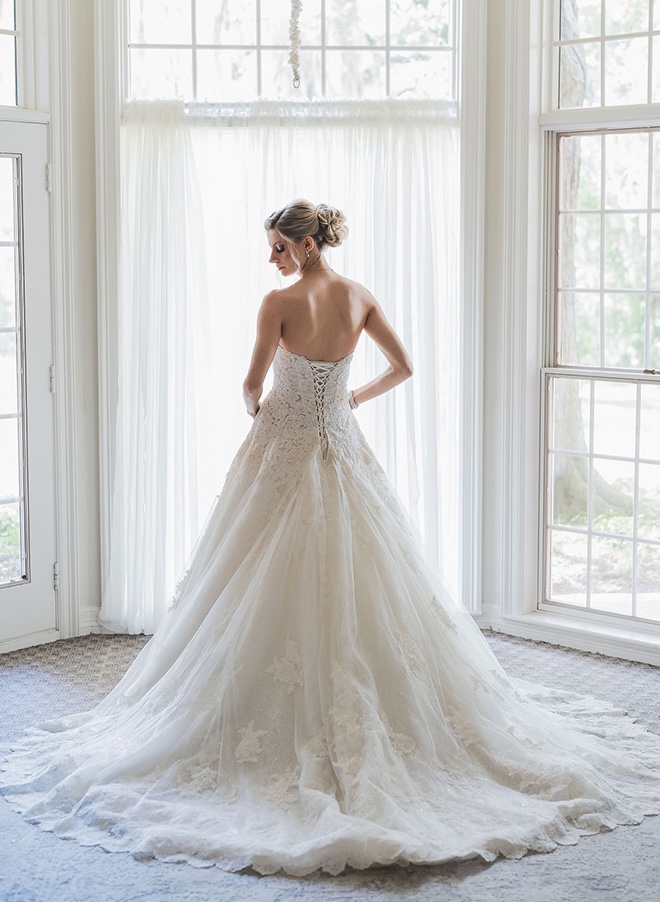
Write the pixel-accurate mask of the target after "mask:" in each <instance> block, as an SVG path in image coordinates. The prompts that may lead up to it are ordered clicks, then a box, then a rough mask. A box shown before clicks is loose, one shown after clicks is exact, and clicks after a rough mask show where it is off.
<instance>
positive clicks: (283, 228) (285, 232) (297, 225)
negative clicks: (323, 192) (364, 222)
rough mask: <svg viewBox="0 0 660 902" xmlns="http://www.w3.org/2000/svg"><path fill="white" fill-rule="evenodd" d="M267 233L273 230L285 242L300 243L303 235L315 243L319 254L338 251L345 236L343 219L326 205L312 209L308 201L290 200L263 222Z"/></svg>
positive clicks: (346, 232) (339, 213) (332, 208)
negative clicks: (334, 248)
mask: <svg viewBox="0 0 660 902" xmlns="http://www.w3.org/2000/svg"><path fill="white" fill-rule="evenodd" d="M264 227H265V228H266V230H267V231H270V230H271V229H276V230H277V231H278V232H279V233H280V235H282V236H283V237H284V238H288V239H289V241H302V240H303V238H304V237H305V236H306V235H311V237H312V238H313V239H314V241H315V242H316V244H317V246H318V248H319V250H323V248H325V247H339V245H340V244H341V243H342V241H343V240H344V239H345V238H346V237H347V235H348V226H347V225H346V217H345V216H344V214H343V213H342V212H341V210H337V209H335V208H334V207H328V206H327V205H326V204H319V205H318V206H315V205H314V204H312V203H310V201H308V200H292V201H291V202H290V203H288V204H287V205H286V206H285V207H282V209H281V210H276V211H275V212H274V213H271V214H270V216H269V217H268V219H266V221H265V222H264Z"/></svg>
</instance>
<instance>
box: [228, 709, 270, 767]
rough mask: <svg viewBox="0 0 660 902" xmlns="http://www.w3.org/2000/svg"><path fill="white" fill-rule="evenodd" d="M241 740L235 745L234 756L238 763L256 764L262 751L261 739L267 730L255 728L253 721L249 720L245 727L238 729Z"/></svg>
mask: <svg viewBox="0 0 660 902" xmlns="http://www.w3.org/2000/svg"><path fill="white" fill-rule="evenodd" d="M238 732H239V733H240V734H241V740H240V742H239V743H238V745H237V746H236V751H235V752H234V757H235V758H236V760H237V761H238V763H239V764H247V763H248V762H249V763H251V764H256V762H257V761H258V760H259V755H260V754H261V753H262V752H263V746H262V745H261V739H262V737H263V736H266V735H267V733H268V730H255V728H254V721H253V720H251V721H250V723H249V724H248V725H247V727H242V728H241V729H240V730H239V731H238Z"/></svg>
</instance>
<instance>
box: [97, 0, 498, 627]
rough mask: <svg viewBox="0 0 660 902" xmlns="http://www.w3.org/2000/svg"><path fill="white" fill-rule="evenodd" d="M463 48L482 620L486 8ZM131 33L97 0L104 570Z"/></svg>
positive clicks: (474, 507)
mask: <svg viewBox="0 0 660 902" xmlns="http://www.w3.org/2000/svg"><path fill="white" fill-rule="evenodd" d="M459 16H460V19H459V23H458V33H459V34H460V33H461V31H462V32H463V37H462V46H461V50H462V52H461V69H460V81H461V90H460V96H461V98H462V99H461V110H460V116H461V201H460V203H461V219H460V240H461V248H462V256H461V263H460V265H461V275H460V279H461V285H462V302H461V308H462V313H463V321H462V327H461V338H460V341H461V360H462V367H463V371H462V380H463V396H462V399H461V417H462V422H463V426H464V429H463V438H462V447H461V449H460V459H461V461H462V474H461V485H462V508H461V509H462V511H463V512H464V517H463V526H462V535H461V544H462V548H464V549H469V553H467V554H464V555H463V572H462V574H461V597H462V600H463V602H464V604H465V605H466V607H467V608H468V610H470V611H471V613H473V614H474V615H475V616H476V617H477V618H479V617H480V616H481V614H482V607H481V597H482V590H481V579H482V567H481V548H482V529H481V523H482V409H483V366H482V358H483V354H482V346H483V339H482V335H483V259H484V232H483V229H484V192H485V187H484V159H485V97H486V36H487V29H486V16H485V15H484V13H483V5H482V2H481V0H462V2H461V3H460V4H459ZM125 34H126V23H125V21H124V14H123V4H122V3H106V2H105V0H95V67H96V148H97V152H96V178H97V217H98V220H97V273H98V342H99V344H98V352H99V432H100V496H101V561H102V572H105V562H106V561H107V559H108V549H109V540H110V523H109V503H108V499H109V498H110V492H111V474H112V459H111V446H110V436H111V434H112V431H111V430H112V412H113V410H114V405H115V398H114V395H113V388H112V386H113V381H112V373H113V372H114V369H113V365H112V361H113V355H114V353H115V348H116V321H115V314H114V309H115V298H116V296H117V275H116V274H117V260H118V227H119V223H118V219H117V210H118V197H119V122H120V113H121V107H122V97H123V91H124V88H125V84H126V73H125V72H123V71H122V54H120V53H119V46H120V44H119V41H120V38H121V36H122V35H124V36H125Z"/></svg>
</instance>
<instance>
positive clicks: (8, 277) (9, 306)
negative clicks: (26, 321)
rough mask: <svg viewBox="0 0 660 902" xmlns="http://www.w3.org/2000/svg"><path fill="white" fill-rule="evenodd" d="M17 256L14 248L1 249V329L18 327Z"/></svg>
mask: <svg viewBox="0 0 660 902" xmlns="http://www.w3.org/2000/svg"><path fill="white" fill-rule="evenodd" d="M15 256H16V254H15V251H14V248H13V247H0V329H6V328H13V327H14V326H15V325H16V278H15V275H14V260H15Z"/></svg>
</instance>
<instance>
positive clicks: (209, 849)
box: [0, 348, 660, 875]
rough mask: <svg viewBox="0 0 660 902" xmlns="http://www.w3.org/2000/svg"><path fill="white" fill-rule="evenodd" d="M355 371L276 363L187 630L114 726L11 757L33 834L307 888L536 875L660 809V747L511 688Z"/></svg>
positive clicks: (638, 732)
mask: <svg viewBox="0 0 660 902" xmlns="http://www.w3.org/2000/svg"><path fill="white" fill-rule="evenodd" d="M350 362H351V358H350V356H349V357H346V358H344V359H343V360H339V361H337V362H335V363H321V362H313V361H309V360H307V359H306V358H305V357H301V356H298V355H296V354H293V353H291V352H289V351H286V350H284V349H283V348H279V349H278V351H277V354H276V357H275V361H274V369H275V380H274V386H273V389H272V391H271V393H270V394H269V395H268V397H267V398H266V399H265V400H264V402H263V405H262V407H261V410H260V412H259V413H258V415H257V417H256V419H255V421H254V424H253V426H252V429H251V430H250V433H249V435H248V436H247V438H246V440H245V442H244V443H243V445H242V447H241V448H240V450H239V452H238V454H237V456H236V458H235V460H234V462H233V464H232V466H231V469H230V470H229V473H228V475H227V479H226V483H225V487H224V489H223V492H222V494H221V495H220V496H219V498H218V499H217V501H216V503H215V506H214V508H213V510H212V511H211V513H210V515H209V518H208V520H207V523H206V526H205V528H204V530H203V531H202V534H201V536H200V538H199V540H198V543H197V546H196V548H195V550H194V552H193V555H192V557H191V561H190V566H189V569H188V570H187V572H186V574H185V577H184V579H183V580H182V582H181V584H180V585H179V587H178V589H177V593H176V596H175V600H174V605H173V610H172V611H171V613H170V614H169V616H168V617H167V619H166V621H165V622H164V624H163V625H162V626H161V627H160V629H159V630H158V631H157V633H156V635H155V636H154V637H153V639H152V640H151V641H150V642H149V644H148V645H147V646H146V647H145V648H144V650H143V651H142V652H141V654H140V655H139V656H138V658H137V659H136V661H135V662H134V664H133V665H132V667H131V668H130V669H129V671H128V673H127V674H126V675H125V677H124V678H123V679H122V680H121V682H120V683H119V685H118V686H117V687H116V688H115V689H114V690H113V691H112V692H111V693H110V695H109V696H108V697H107V698H106V699H105V700H104V701H103V702H102V703H101V704H100V705H99V706H98V707H97V708H96V709H95V710H93V711H91V712H88V713H86V714H81V715H74V716H71V717H66V718H64V719H62V720H60V721H56V722H50V723H47V724H45V725H43V726H42V727H41V728H39V729H36V730H33V731H32V732H31V733H30V734H29V735H28V736H27V737H26V738H25V739H23V740H22V741H21V742H20V744H19V745H18V747H17V748H16V749H15V750H14V751H13V752H12V754H11V755H10V756H9V757H8V759H7V760H6V762H5V764H4V771H3V773H2V775H1V778H0V783H2V786H3V790H2V791H3V792H4V793H5V794H6V796H7V798H8V799H9V800H10V802H11V804H12V805H13V806H14V807H15V808H16V809H17V810H19V811H21V812H22V813H23V815H24V816H25V817H26V818H28V819H29V820H31V821H34V822H37V823H39V824H41V826H42V827H43V828H45V829H49V830H53V831H54V832H55V833H56V834H58V835H60V836H63V837H73V838H75V839H76V840H78V842H80V843H82V844H98V845H100V846H102V847H103V848H105V849H108V850H113V851H114V850H125V851H130V852H132V853H133V854H134V855H137V856H140V857H151V856H155V857H156V858H159V859H162V860H164V861H170V860H172V861H188V862H190V863H192V864H197V865H211V864H217V865H218V866H220V867H222V868H226V869H229V870H238V869H240V868H244V867H246V866H248V865H252V866H253V867H254V868H255V869H256V870H257V871H260V872H261V873H264V874H266V873H272V872H275V871H277V870H279V869H283V870H284V871H287V872H288V873H290V874H297V875H301V874H307V873H310V872H311V871H314V870H316V869H317V868H322V869H324V870H325V871H328V872H330V873H332V874H335V873H338V872H340V871H341V870H342V869H343V868H345V867H346V866H353V867H357V868H365V867H369V866H370V865H378V864H381V865H384V864H390V863H400V864H405V863H410V862H413V863H427V864H431V863H440V862H445V861H448V860H451V859H462V858H468V857H472V856H482V857H483V858H484V859H487V860H490V859H493V858H494V857H495V856H497V855H504V856H507V857H514V858H516V857H520V856H521V855H523V854H524V853H525V852H526V851H527V850H537V851H549V850H551V849H553V848H555V847H556V845H557V844H558V843H573V842H576V841H577V839H578V838H579V836H580V835H583V834H587V833H594V832H597V831H598V830H600V829H601V828H607V827H614V826H615V825H616V824H632V823H638V822H639V821H640V820H641V819H642V817H643V816H644V815H646V814H656V813H658V812H659V811H660V737H658V736H655V735H652V734H650V733H647V732H645V731H644V730H643V729H642V728H641V727H639V726H637V725H636V724H635V723H633V721H632V720H631V719H630V718H629V717H627V716H626V715H625V713H624V712H622V711H615V710H612V709H609V708H608V707H607V706H606V705H604V704H601V703H600V702H596V701H594V700H593V699H583V698H581V697H579V696H576V695H573V694H567V693H563V692H557V691H552V690H548V689H543V688H541V687H539V686H535V685H532V684H528V683H523V682H521V681H518V680H512V679H509V678H508V677H507V676H506V674H505V673H504V672H503V670H502V668H501V667H500V666H499V664H498V663H497V661H496V659H495V657H494V656H493V654H492V653H491V651H490V649H489V647H488V645H487V643H486V641H485V640H484V639H483V638H482V636H481V634H480V632H479V630H478V628H477V627H476V626H475V625H474V623H473V622H472V619H471V617H470V616H469V614H467V612H466V611H465V610H464V609H462V608H461V607H460V606H458V605H457V604H455V603H454V602H453V601H452V600H451V598H449V597H447V595H446V593H445V592H444V590H443V589H442V586H441V582H440V579H439V578H438V577H437V576H436V575H435V574H434V573H433V572H432V570H430V569H429V568H428V567H427V565H426V564H425V562H424V557H423V553H422V550H421V548H420V546H419V543H418V541H417V539H416V538H415V535H414V531H413V530H412V528H411V527H410V526H409V523H408V520H407V516H406V514H405V513H404V512H403V509H402V507H401V504H400V502H399V500H398V499H397V497H396V495H395V494H394V491H393V489H392V488H391V486H390V485H389V483H388V481H387V479H386V477H385V475H384V473H383V471H382V469H381V467H380V466H379V464H378V463H377V461H376V459H375V457H374V455H373V453H372V451H371V450H370V448H369V446H368V445H367V443H366V441H365V439H364V437H363V435H362V433H361V431H360V429H359V426H358V425H357V421H356V419H355V417H354V415H353V413H352V411H351V410H350V408H349V405H348V402H347V391H346V383H347V377H348V372H349V368H350Z"/></svg>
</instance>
